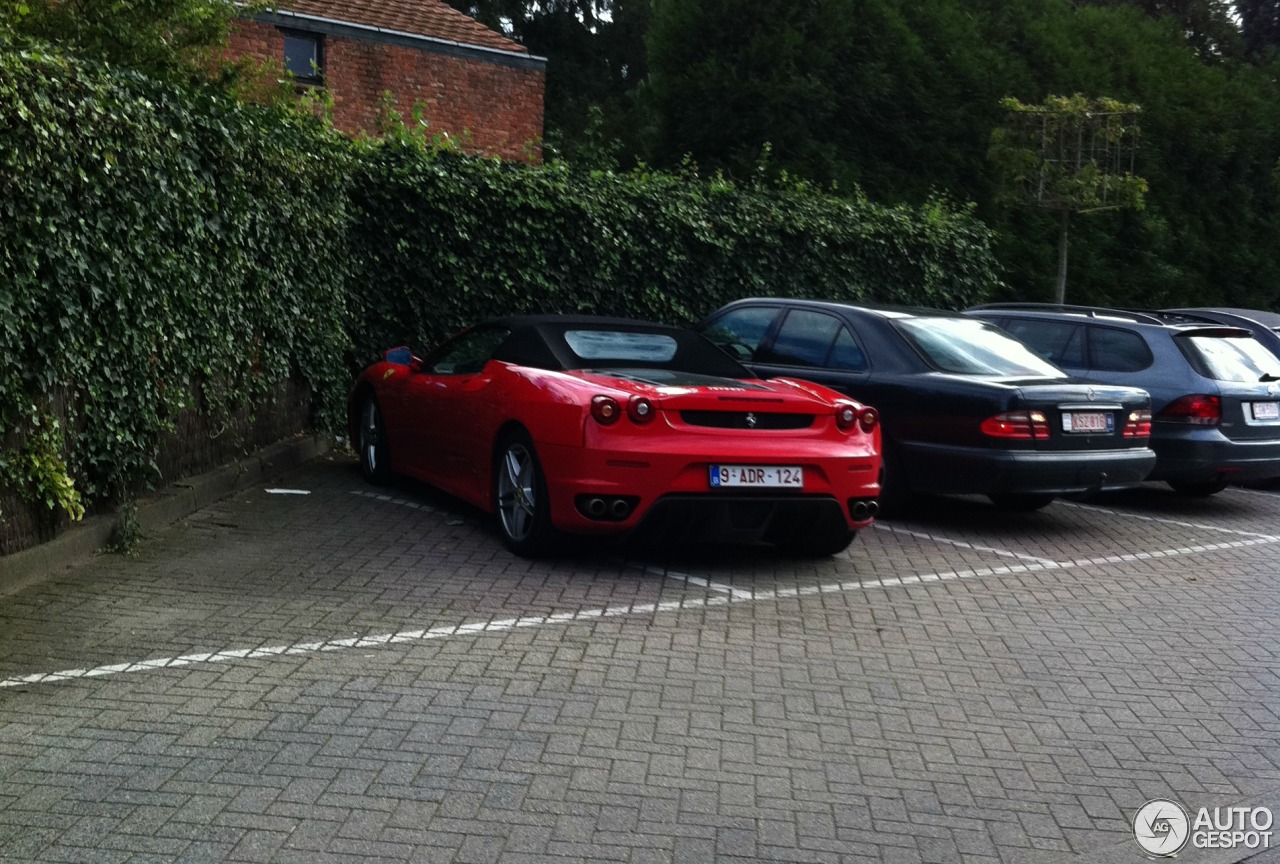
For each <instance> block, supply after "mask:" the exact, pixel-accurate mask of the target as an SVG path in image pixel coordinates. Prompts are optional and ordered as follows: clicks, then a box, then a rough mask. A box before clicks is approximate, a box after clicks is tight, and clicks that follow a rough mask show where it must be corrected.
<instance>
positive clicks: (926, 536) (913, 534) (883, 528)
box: [872, 522, 1058, 564]
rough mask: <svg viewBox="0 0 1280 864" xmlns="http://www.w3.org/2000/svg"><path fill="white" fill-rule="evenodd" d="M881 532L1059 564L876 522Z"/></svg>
mask: <svg viewBox="0 0 1280 864" xmlns="http://www.w3.org/2000/svg"><path fill="white" fill-rule="evenodd" d="M872 527H875V528H879V529H880V530H881V531H888V532H890V533H893V534H904V535H906V536H908V537H915V538H917V539H919V540H929V541H932V542H934V543H945V544H946V545H948V546H955V547H957V548H960V549H972V550H974V551H975V552H990V553H991V554H992V555H1000V556H1002V557H1005V558H1017V559H1018V560H1019V561H1031V562H1033V563H1036V564H1057V563H1058V562H1057V561H1054V560H1053V559H1052V558H1039V557H1037V556H1035V555H1027V554H1025V553H1023V552H1014V551H1013V550H1011V549H999V548H997V547H995V546H979V545H977V544H976V543H969V542H966V541H964V540H952V539H951V538H950V537H939V536H938V535H937V534H929V533H927V532H924V531H908V530H907V529H905V528H897V527H895V526H893V525H885V524H884V523H882V522H875V523H873V526H872Z"/></svg>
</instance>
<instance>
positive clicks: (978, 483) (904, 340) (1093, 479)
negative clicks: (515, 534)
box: [699, 299, 1155, 510]
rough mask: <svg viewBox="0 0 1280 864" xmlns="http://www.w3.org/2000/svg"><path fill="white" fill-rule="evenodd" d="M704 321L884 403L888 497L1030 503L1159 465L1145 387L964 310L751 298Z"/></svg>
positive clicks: (1128, 479) (735, 342)
mask: <svg viewBox="0 0 1280 864" xmlns="http://www.w3.org/2000/svg"><path fill="white" fill-rule="evenodd" d="M699 329H700V330H702V332H704V333H705V334H706V335H707V337H708V338H710V339H711V341H713V342H715V343H717V344H718V345H720V346H721V347H722V348H723V349H725V350H726V351H728V352H729V353H730V354H732V355H733V356H734V357H735V358H736V359H738V360H740V361H741V362H742V363H744V364H745V365H746V366H747V367H748V368H750V369H751V370H752V371H753V372H755V373H757V374H758V375H761V376H762V377H766V378H767V377H775V376H788V377H795V378H805V379H808V380H811V381H816V382H818V383H820V384H824V385H826V386H828V387H831V388H833V389H835V390H839V391H841V392H843V393H845V394H847V395H849V396H852V397H854V398H856V399H858V400H860V401H862V402H864V403H865V404H867V405H871V406H873V407H875V408H876V409H877V410H878V411H879V412H880V417H881V423H882V429H883V434H884V454H883V455H884V469H883V470H884V476H883V480H882V486H883V489H882V492H881V503H882V506H888V507H890V508H892V507H895V506H897V507H900V506H901V504H903V503H905V501H906V500H907V499H908V498H909V497H910V495H911V494H912V493H916V492H925V493H944V494H981V495H986V496H988V497H989V498H990V499H991V500H992V501H993V502H995V503H996V504H997V505H999V506H1002V507H1005V508H1007V509H1018V510H1034V509H1037V508H1039V507H1043V506H1044V505H1046V504H1048V503H1049V502H1050V501H1052V500H1053V499H1054V498H1055V497H1057V496H1060V495H1068V494H1075V493H1086V492H1092V491H1098V490H1109V489H1119V488H1126V487H1132V486H1136V485H1138V484H1139V483H1141V482H1142V480H1143V479H1144V478H1145V477H1146V476H1147V474H1148V472H1150V471H1151V469H1152V466H1153V465H1154V464H1155V454H1154V453H1153V452H1152V451H1151V450H1150V448H1149V447H1148V446H1147V440H1148V435H1149V434H1150V427H1151V414H1150V410H1149V408H1150V399H1149V397H1148V396H1147V394H1146V393H1145V392H1144V391H1142V390H1141V389H1139V388H1136V387H1127V386H1105V385H1089V384H1084V383H1081V382H1078V381H1075V380H1073V379H1072V378H1071V377H1070V376H1069V375H1068V374H1067V373H1066V372H1064V371H1062V370H1061V369H1059V368H1058V367H1056V366H1054V365H1053V364H1051V363H1049V362H1047V361H1045V360H1044V359H1043V358H1041V357H1038V356H1037V355H1036V354H1034V353H1033V352H1032V351H1031V350H1029V349H1028V348H1027V347H1026V346H1024V345H1023V344H1022V343H1020V342H1018V341H1017V340H1015V339H1013V338H1011V337H1009V336H1008V335H1007V334H1005V333H1004V332H1003V331H1001V330H1000V329H998V328H996V327H993V326H990V325H987V324H984V323H982V322H980V321H977V320H975V319H972V318H967V317H965V316H962V315H960V314H957V313H952V312H943V311H938V310H931V309H909V308H893V307H874V306H867V305H853V304H846V303H834V302H826V301H811V300H788V299H750V300H740V301H738V302H736V303H731V304H729V305H728V306H725V307H723V308H721V309H719V310H717V311H716V312H714V313H713V314H712V315H710V316H709V317H708V318H707V319H706V320H705V321H704V322H703V323H702V324H701V325H699Z"/></svg>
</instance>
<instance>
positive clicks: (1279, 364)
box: [1178, 336, 1280, 381]
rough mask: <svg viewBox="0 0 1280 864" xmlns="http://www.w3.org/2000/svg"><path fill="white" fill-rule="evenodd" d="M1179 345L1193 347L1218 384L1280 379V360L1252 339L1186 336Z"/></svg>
mask: <svg viewBox="0 0 1280 864" xmlns="http://www.w3.org/2000/svg"><path fill="white" fill-rule="evenodd" d="M1178 342H1179V343H1180V344H1183V345H1188V346H1189V347H1190V349H1191V351H1192V352H1194V353H1195V355H1196V357H1198V358H1199V360H1200V365H1201V366H1202V367H1203V371H1204V372H1205V373H1206V374H1207V376H1208V377H1209V378H1212V379H1213V380H1215V381H1276V380H1280V360H1277V359H1276V356H1275V355H1274V354H1272V353H1271V352H1270V351H1268V350H1267V349H1266V348H1265V347H1264V346H1263V345H1262V343H1261V342H1259V341H1258V340H1257V339H1254V338H1253V337H1252V336H1235V337H1224V336H1185V337H1181V338H1179V339H1178ZM1184 350H1185V349H1184Z"/></svg>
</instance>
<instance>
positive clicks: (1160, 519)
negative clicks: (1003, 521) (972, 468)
mask: <svg viewBox="0 0 1280 864" xmlns="http://www.w3.org/2000/svg"><path fill="white" fill-rule="evenodd" d="M1058 504H1060V505H1061V506H1063V507H1074V508H1075V509H1077V510H1091V511H1092V512H1094V513H1105V514H1106V515H1108V516H1123V517H1124V518H1126V519H1137V520H1138V521H1140V522H1158V523H1160V524H1162V525H1176V526H1177V527H1179V528H1194V529H1196V530H1197V531H1216V532H1218V533H1219V534H1236V535H1238V536H1240V537H1257V538H1258V539H1261V540H1269V541H1275V540H1280V537H1278V536H1276V535H1274V534H1259V533H1258V532H1256V531H1237V530H1236V529H1235V528H1223V527H1222V526H1221V525H1206V524H1204V523H1203V522H1183V521H1182V520H1180V519H1165V518H1163V517H1161V516H1143V515H1142V514H1141V513H1128V512H1126V511H1124V510H1112V509H1111V508H1109V507H1098V506H1097V505H1094V504H1080V503H1077V502H1074V501H1059V502H1058Z"/></svg>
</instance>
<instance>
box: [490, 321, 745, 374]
mask: <svg viewBox="0 0 1280 864" xmlns="http://www.w3.org/2000/svg"><path fill="white" fill-rule="evenodd" d="M476 326H477V327H500V328H504V329H507V330H510V331H511V333H510V335H508V336H507V338H506V339H505V340H504V341H503V343H502V345H500V346H499V347H498V349H497V350H496V351H495V352H494V354H493V359H495V360H502V361H504V362H507V363H515V364H517V365H520V366H531V367H534V368H537V369H553V370H557V371H568V370H571V369H587V368H591V369H601V370H607V369H619V368H635V369H645V368H649V369H669V370H672V371H678V372H689V373H695V374H699V375H711V376H715V377H718V378H755V377H756V376H755V375H754V374H752V373H751V372H750V371H749V370H748V369H747V368H746V367H745V366H743V365H742V364H741V363H739V362H738V361H737V360H734V359H733V358H732V357H730V356H729V355H728V354H726V353H725V352H724V351H722V350H721V349H720V348H718V347H716V346H715V345H714V344H713V343H712V342H710V341H709V340H707V339H706V338H705V337H704V336H702V335H701V334H699V333H696V332H694V331H692V330H689V329H688V328H686V327H673V326H671V325H668V324H660V323H657V322H655V321H640V320H637V319H634V318H613V317H608V316H604V315H507V316H503V317H501V318H490V319H488V320H486V321H483V322H481V323H480V324H477V325H476ZM576 328H582V329H592V330H598V329H612V328H616V329H618V330H638V331H645V332H653V333H663V334H665V335H668V336H670V337H672V338H673V339H674V340H675V342H676V346H677V347H676V352H675V356H673V357H672V358H671V359H670V360H667V361H663V362H647V361H642V360H636V359H629V358H618V360H616V361H615V360H609V359H606V358H602V359H593V360H585V359H583V358H582V357H579V356H578V355H577V354H576V353H574V351H573V350H572V349H571V348H570V347H569V345H568V343H567V342H566V341H565V338H564V334H565V331H567V330H573V329H576Z"/></svg>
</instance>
